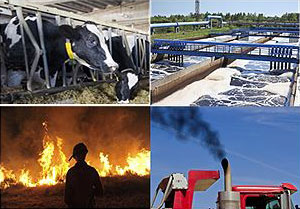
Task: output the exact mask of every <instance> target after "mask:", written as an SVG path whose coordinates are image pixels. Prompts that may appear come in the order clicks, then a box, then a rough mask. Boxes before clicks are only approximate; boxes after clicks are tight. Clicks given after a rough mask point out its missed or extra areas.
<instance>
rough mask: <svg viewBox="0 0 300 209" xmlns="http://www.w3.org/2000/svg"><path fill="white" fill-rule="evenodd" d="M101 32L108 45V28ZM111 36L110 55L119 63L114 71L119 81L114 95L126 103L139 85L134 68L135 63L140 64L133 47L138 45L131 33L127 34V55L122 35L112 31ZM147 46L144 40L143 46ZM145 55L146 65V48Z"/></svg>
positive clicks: (147, 43)
mask: <svg viewBox="0 0 300 209" xmlns="http://www.w3.org/2000/svg"><path fill="white" fill-rule="evenodd" d="M103 33H104V36H105V39H106V43H107V45H109V35H108V33H109V32H108V30H103ZM111 37H112V38H111V42H112V52H111V55H112V57H113V59H114V60H115V61H116V62H117V63H118V65H119V69H118V71H117V73H116V74H117V76H118V78H119V81H118V82H117V84H116V95H117V98H118V102H119V103H128V102H129V100H131V99H133V98H134V97H135V96H136V93H137V90H138V87H139V80H140V74H139V72H137V70H136V65H138V66H140V63H136V59H135V48H136V47H140V46H139V45H135V43H134V36H133V35H131V36H127V37H126V39H127V40H126V41H127V42H128V47H129V50H130V54H129V55H128V53H127V49H126V46H125V44H124V43H125V41H124V40H123V36H121V35H118V34H116V33H113V32H112V33H111ZM141 47H144V46H141ZM147 47H148V48H149V42H146V47H145V48H146V49H148V48H147ZM145 56H146V66H148V63H149V57H150V55H149V50H146V55H145ZM146 70H147V69H146Z"/></svg>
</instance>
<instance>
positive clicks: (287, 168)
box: [151, 107, 300, 208]
mask: <svg viewBox="0 0 300 209" xmlns="http://www.w3.org/2000/svg"><path fill="white" fill-rule="evenodd" d="M155 108H158V107H155ZM200 113H201V115H202V118H203V120H205V121H206V122H208V123H209V124H210V126H211V128H212V129H213V130H215V131H218V133H219V137H220V140H221V143H222V144H223V145H224V147H225V149H226V152H227V158H228V159H229V160H230V163H231V167H232V182H233V184H234V185H280V184H281V183H284V182H288V183H292V184H294V185H295V186H296V187H297V188H298V190H300V150H299V148H300V108H297V109H296V108H293V109H291V108H200ZM175 135H176V134H175V133H174V131H172V130H169V129H162V128H161V126H160V125H158V124H157V123H155V122H153V120H151V155H152V158H151V200H152V197H153V194H154V190H155V189H156V186H157V185H158V183H159V181H160V180H161V179H162V178H163V177H165V176H168V175H169V174H171V173H174V172H180V173H183V174H184V175H185V176H187V172H188V170H191V169H199V170H201V169H203V170H220V171H221V166H220V162H218V161H216V160H214V158H213V157H212V156H211V155H210V154H209V153H208V151H207V150H206V149H204V148H203V147H201V146H198V145H196V144H195V143H193V142H189V141H182V140H181V141H180V140H178V139H177V138H176V136H175ZM222 175H223V174H222V172H221V178H220V179H219V180H218V181H217V182H216V183H215V184H214V185H212V187H210V188H209V189H208V190H207V191H205V192H197V193H196V194H195V196H194V202H193V206H194V208H209V207H211V208H216V206H215V201H216V199H217V192H218V191H221V190H222V189H223V176H222ZM299 194H300V191H298V192H297V193H295V194H294V195H293V201H294V204H299V205H300V195H299ZM160 197H161V196H160Z"/></svg>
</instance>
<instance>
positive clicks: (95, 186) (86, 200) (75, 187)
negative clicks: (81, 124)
mask: <svg viewBox="0 0 300 209" xmlns="http://www.w3.org/2000/svg"><path fill="white" fill-rule="evenodd" d="M87 153H88V150H87V147H86V146H85V145H84V144H83V143H79V144H77V145H76V146H75V147H74V148H73V155H72V156H71V157H70V159H69V161H70V160H71V159H72V158H74V159H75V160H76V161H77V163H76V164H75V165H74V166H73V167H72V168H70V169H69V170H68V173H67V177H66V187H65V203H66V204H67V205H68V207H69V208H94V207H95V206H96V204H95V199H94V196H102V195H103V188H102V183H101V180H100V177H99V174H98V172H97V171H96V169H95V168H93V167H91V166H89V165H88V164H87V163H86V162H85V157H86V154H87Z"/></svg>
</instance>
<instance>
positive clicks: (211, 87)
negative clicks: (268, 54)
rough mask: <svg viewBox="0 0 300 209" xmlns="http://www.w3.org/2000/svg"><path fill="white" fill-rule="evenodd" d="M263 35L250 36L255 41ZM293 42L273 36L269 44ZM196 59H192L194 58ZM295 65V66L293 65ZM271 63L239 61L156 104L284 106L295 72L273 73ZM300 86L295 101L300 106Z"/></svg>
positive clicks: (251, 40) (250, 39) (250, 40)
mask: <svg viewBox="0 0 300 209" xmlns="http://www.w3.org/2000/svg"><path fill="white" fill-rule="evenodd" d="M259 38H261V37H249V41H246V40H238V41H233V42H240V43H241V42H253V41H255V40H257V39H259ZM275 43H276V44H291V45H297V43H289V40H288V39H287V38H274V39H273V40H271V41H268V42H267V44H275ZM191 59H193V58H191ZM293 67H295V66H293ZM269 70H270V63H269V62H264V61H252V60H236V61H234V62H233V63H231V64H230V65H228V66H227V67H226V68H219V69H217V70H215V71H214V72H213V73H211V74H210V75H209V76H207V77H206V78H204V79H202V80H199V81H196V82H193V83H191V84H189V85H187V86H186V87H184V88H182V89H180V90H178V91H176V92H174V93H173V94H171V95H169V96H168V97H166V98H164V99H163V100H161V101H159V102H157V103H156V104H155V105H197V106H284V105H285V104H286V102H287V100H288V99H287V98H288V95H289V90H290V88H289V87H290V84H291V79H292V76H293V73H292V72H289V71H282V72H280V73H277V74H279V75H272V74H271V73H270V71H269ZM299 92H300V87H299V86H298V97H297V98H296V102H295V104H298V105H300V101H299V100H300V98H299V97H300V96H299V94H300V93H299Z"/></svg>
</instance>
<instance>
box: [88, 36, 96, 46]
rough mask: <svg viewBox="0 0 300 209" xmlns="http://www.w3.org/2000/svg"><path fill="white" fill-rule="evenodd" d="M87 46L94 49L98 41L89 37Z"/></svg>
mask: <svg viewBox="0 0 300 209" xmlns="http://www.w3.org/2000/svg"><path fill="white" fill-rule="evenodd" d="M87 45H88V46H89V47H93V46H96V45H97V40H96V39H95V38H94V37H93V36H89V37H88V39H87Z"/></svg>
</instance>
